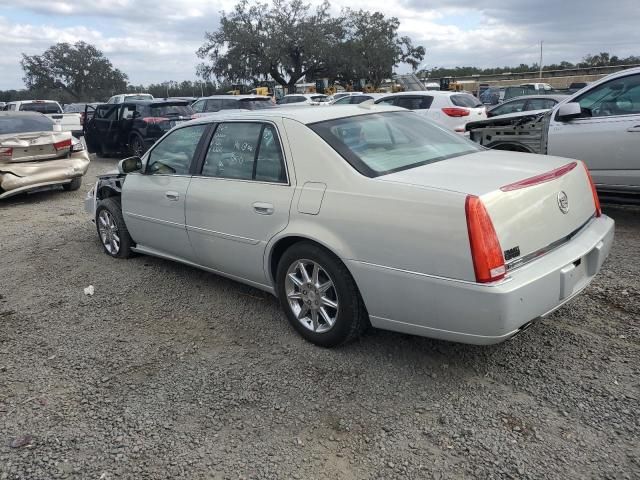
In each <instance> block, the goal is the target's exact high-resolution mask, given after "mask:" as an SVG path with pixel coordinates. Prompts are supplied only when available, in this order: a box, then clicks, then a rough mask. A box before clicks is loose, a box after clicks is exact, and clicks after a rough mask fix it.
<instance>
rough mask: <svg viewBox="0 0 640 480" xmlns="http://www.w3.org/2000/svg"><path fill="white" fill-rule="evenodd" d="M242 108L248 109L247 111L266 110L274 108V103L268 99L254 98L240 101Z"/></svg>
mask: <svg viewBox="0 0 640 480" xmlns="http://www.w3.org/2000/svg"><path fill="white" fill-rule="evenodd" d="M239 103H240V108H246V109H247V110H262V109H264V108H272V107H273V103H271V99H268V98H252V99H246V100H240V101H239Z"/></svg>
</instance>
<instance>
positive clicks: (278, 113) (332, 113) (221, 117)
mask: <svg viewBox="0 0 640 480" xmlns="http://www.w3.org/2000/svg"><path fill="white" fill-rule="evenodd" d="M227 112H228V113H227ZM383 112H408V110H406V109H404V108H399V107H392V106H388V105H366V104H362V103H361V104H358V105H345V106H343V107H340V108H332V107H330V106H326V107H325V106H312V105H309V106H308V107H304V106H300V107H286V106H285V107H279V108H270V109H266V110H252V111H248V112H238V111H234V110H222V111H220V112H216V113H214V114H212V115H207V116H206V117H200V118H198V119H196V120H192V121H190V122H188V123H189V124H203V123H214V122H219V121H225V120H270V119H278V118H288V119H291V120H295V121H297V122H300V123H303V124H305V125H308V124H311V123H316V122H324V121H327V120H335V119H338V118H345V117H355V116H358V115H367V114H370V113H383Z"/></svg>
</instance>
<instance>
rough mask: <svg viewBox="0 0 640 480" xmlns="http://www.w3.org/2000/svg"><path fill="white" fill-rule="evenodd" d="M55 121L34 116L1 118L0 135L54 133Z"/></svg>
mask: <svg viewBox="0 0 640 480" xmlns="http://www.w3.org/2000/svg"><path fill="white" fill-rule="evenodd" d="M53 125H54V123H53V121H52V120H51V119H49V118H47V117H44V116H40V115H37V114H34V115H20V114H19V113H14V114H13V115H2V116H0V135H5V134H8V133H9V134H10V133H27V132H51V131H53Z"/></svg>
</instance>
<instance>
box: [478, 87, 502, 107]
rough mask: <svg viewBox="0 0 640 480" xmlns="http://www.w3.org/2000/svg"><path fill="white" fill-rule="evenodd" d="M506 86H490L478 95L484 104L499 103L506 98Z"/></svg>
mask: <svg viewBox="0 0 640 480" xmlns="http://www.w3.org/2000/svg"><path fill="white" fill-rule="evenodd" d="M504 95H505V88H504V87H488V88H487V89H485V90H484V91H483V92H482V93H481V94H480V96H479V97H478V98H479V99H480V101H481V102H482V103H483V104H484V105H498V104H499V103H501V102H502V101H503V99H504Z"/></svg>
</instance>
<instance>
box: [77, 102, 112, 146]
mask: <svg viewBox="0 0 640 480" xmlns="http://www.w3.org/2000/svg"><path fill="white" fill-rule="evenodd" d="M118 110H119V107H118V106H117V105H107V104H105V105H98V106H97V107H96V109H95V113H94V114H93V118H91V119H90V120H88V121H87V125H86V127H85V132H84V134H85V140H86V142H87V146H88V148H89V151H90V152H91V153H94V152H98V153H103V152H109V151H111V150H112V149H113V138H112V137H113V135H112V132H113V131H114V129H115V128H116V127H117V125H118Z"/></svg>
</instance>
